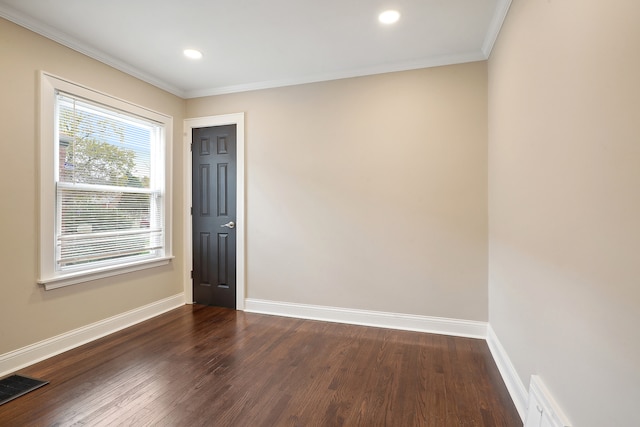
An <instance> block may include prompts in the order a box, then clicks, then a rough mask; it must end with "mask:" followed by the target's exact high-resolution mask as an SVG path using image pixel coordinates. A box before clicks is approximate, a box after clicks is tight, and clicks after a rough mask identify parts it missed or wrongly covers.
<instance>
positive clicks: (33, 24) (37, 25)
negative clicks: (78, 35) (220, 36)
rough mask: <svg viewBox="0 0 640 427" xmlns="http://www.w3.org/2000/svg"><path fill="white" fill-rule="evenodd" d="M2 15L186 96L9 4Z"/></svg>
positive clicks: (69, 46) (182, 93)
mask: <svg viewBox="0 0 640 427" xmlns="http://www.w3.org/2000/svg"><path fill="white" fill-rule="evenodd" d="M0 17H3V18H5V19H7V20H9V21H11V22H13V23H15V24H18V25H20V26H21V27H24V28H26V29H28V30H31V31H33V32H34V33H37V34H40V35H41V36H43V37H46V38H48V39H50V40H53V41H55V42H57V43H60V44H61V45H63V46H66V47H68V48H70V49H73V50H75V51H76V52H80V53H81V54H83V55H86V56H88V57H90V58H93V59H95V60H97V61H100V62H102V63H103V64H106V65H109V66H111V67H113V68H115V69H116V70H119V71H122V72H123V73H126V74H129V75H130V76H133V77H135V78H137V79H140V80H142V81H144V82H147V83H149V84H151V85H153V86H155V87H158V88H160V89H162V90H165V91H167V92H169V93H172V94H174V95H176V96H179V97H180V98H185V92H184V91H183V90H181V89H179V88H177V87H175V86H173V85H171V84H169V83H167V82H165V81H162V80H160V79H158V78H156V77H154V76H152V75H149V74H148V73H145V72H143V71H141V70H139V69H137V68H136V67H133V66H131V65H129V64H127V63H125V62H122V61H120V60H118V59H116V58H114V57H112V56H110V55H107V54H105V53H104V52H102V51H99V50H97V49H94V48H92V47H90V46H87V45H86V44H85V43H83V42H82V41H80V40H77V39H75V38H73V37H71V36H69V35H68V34H64V33H62V32H60V31H58V30H56V29H54V28H52V27H50V26H49V25H46V24H44V23H42V22H40V21H38V20H36V19H33V18H31V17H29V16H27V15H25V14H23V13H20V12H18V11H16V10H15V9H14V8H12V7H10V6H7V5H5V4H0Z"/></svg>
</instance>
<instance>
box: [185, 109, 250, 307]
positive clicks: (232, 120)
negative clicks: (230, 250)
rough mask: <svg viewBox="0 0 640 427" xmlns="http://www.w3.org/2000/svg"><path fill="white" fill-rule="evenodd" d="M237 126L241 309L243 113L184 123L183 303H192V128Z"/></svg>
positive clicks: (240, 303) (240, 300) (240, 289)
mask: <svg viewBox="0 0 640 427" xmlns="http://www.w3.org/2000/svg"><path fill="white" fill-rule="evenodd" d="M224 125H236V145H237V154H236V165H237V169H236V175H237V176H236V187H237V188H236V219H235V223H236V308H237V309H238V310H244V299H245V230H246V226H245V211H244V197H245V196H244V192H245V184H244V113H234V114H224V115H220V116H207V117H197V118H193V119H185V121H184V140H185V145H184V171H185V172H184V199H185V206H184V213H183V217H184V226H183V230H184V236H185V238H184V251H183V252H184V272H185V275H184V280H183V283H184V300H185V303H186V304H193V279H192V278H191V269H192V268H193V260H192V257H193V250H192V245H193V229H192V217H191V206H193V204H192V200H191V169H192V164H191V163H192V161H191V142H192V136H193V129H195V128H206V127H211V126H224Z"/></svg>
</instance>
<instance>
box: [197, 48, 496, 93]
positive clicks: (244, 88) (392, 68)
mask: <svg viewBox="0 0 640 427" xmlns="http://www.w3.org/2000/svg"><path fill="white" fill-rule="evenodd" d="M486 59H487V58H486V56H485V55H484V54H483V53H482V52H481V51H477V52H467V53H463V54H457V55H442V56H433V57H430V58H426V59H423V60H420V61H410V62H403V63H396V64H386V65H379V66H375V67H367V68H359V69H357V70H345V71H337V72H333V73H324V74H314V75H309V76H304V77H293V78H287V79H279V80H268V81H262V82H252V83H246V84H239V85H232V86H220V87H212V88H209V89H203V90H191V91H187V92H186V93H185V97H186V98H187V99H189V98H200V97H204V96H214V95H224V94H228V93H236V92H248V91H252V90H262V89H273V88H277V87H284V86H295V85H301V84H307V83H317V82H325V81H330V80H340V79H348V78H352V77H364V76H371V75H375V74H384V73H394V72H398V71H409V70H417V69H420V68H431V67H440V66H444V65H455V64H464V63H467V62H476V61H484V60H486Z"/></svg>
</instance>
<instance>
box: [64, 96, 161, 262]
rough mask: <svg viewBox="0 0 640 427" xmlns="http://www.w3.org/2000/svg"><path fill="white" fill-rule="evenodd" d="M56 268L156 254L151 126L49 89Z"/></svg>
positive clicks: (157, 194) (157, 143)
mask: <svg viewBox="0 0 640 427" xmlns="http://www.w3.org/2000/svg"><path fill="white" fill-rule="evenodd" d="M55 103H56V134H57V148H58V149H57V153H58V159H57V167H56V171H57V173H56V183H55V186H56V189H55V198H56V225H55V234H56V237H55V238H56V250H55V264H56V270H58V271H61V270H62V271H73V270H77V269H87V268H96V267H100V266H104V265H111V264H119V263H122V262H130V261H135V260H141V259H145V258H155V257H158V256H162V255H163V254H164V242H165V236H164V233H165V224H164V215H163V212H164V183H165V179H164V164H165V162H164V154H163V153H164V149H163V137H162V135H163V132H164V129H163V126H162V125H161V124H159V123H156V122H153V121H150V120H148V119H144V118H141V117H137V116H134V115H132V114H129V113H125V112H123V111H118V110H115V109H112V108H109V107H106V106H103V105H99V104H95V103H92V102H90V101H87V100H84V99H82V98H79V97H76V96H74V95H71V94H68V93H64V92H60V91H57V92H56V101H55Z"/></svg>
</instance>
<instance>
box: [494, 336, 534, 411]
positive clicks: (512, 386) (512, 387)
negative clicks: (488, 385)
mask: <svg viewBox="0 0 640 427" xmlns="http://www.w3.org/2000/svg"><path fill="white" fill-rule="evenodd" d="M487 345H488V346H489V350H490V351H491V355H492V356H493V360H494V361H495V362H496V365H497V366H498V371H500V375H501V376H502V380H503V381H504V384H505V386H506V387H507V391H508V392H509V395H510V396H511V400H513V403H514V405H515V406H516V409H517V411H518V414H519V415H520V418H521V419H522V421H523V422H524V420H525V417H526V414H527V402H528V398H529V393H528V392H527V389H526V388H525V386H524V384H523V383H522V381H521V380H520V377H519V376H518V372H517V371H516V369H515V367H514V366H513V364H512V363H511V359H510V358H509V355H508V354H507V352H506V350H505V349H504V347H503V346H502V343H500V340H499V339H498V336H497V335H496V333H495V331H494V330H493V328H492V327H491V323H489V324H488V325H487Z"/></svg>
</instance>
